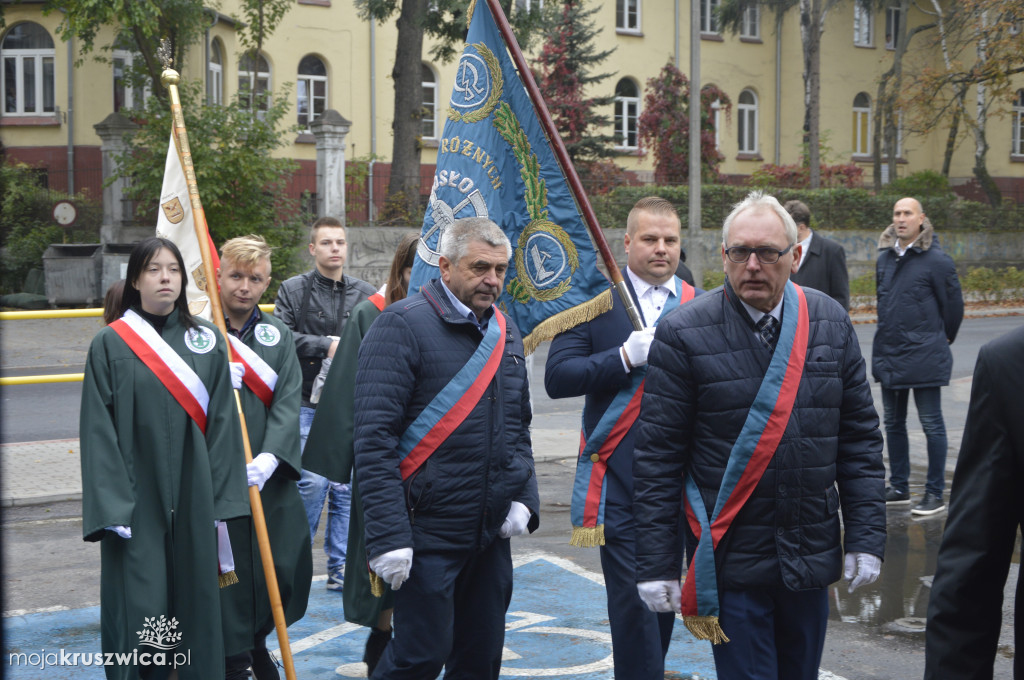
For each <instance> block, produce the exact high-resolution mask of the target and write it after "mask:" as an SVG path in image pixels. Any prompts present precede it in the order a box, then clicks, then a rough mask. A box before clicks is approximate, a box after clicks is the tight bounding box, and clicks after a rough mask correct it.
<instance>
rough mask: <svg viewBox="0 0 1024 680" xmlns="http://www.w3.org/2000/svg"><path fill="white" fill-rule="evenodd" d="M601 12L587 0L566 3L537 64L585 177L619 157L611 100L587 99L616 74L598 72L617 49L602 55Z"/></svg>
mask: <svg viewBox="0 0 1024 680" xmlns="http://www.w3.org/2000/svg"><path fill="white" fill-rule="evenodd" d="M599 9H600V7H594V8H591V9H584V8H583V1H582V0H565V1H564V3H563V5H562V12H561V16H560V18H559V19H558V21H557V22H556V23H555V24H554V25H553V26H552V27H551V28H550V29H549V30H548V32H547V36H546V38H545V40H544V45H543V47H542V48H541V51H540V56H538V57H537V59H536V61H535V64H536V67H535V71H536V79H537V85H538V86H539V87H540V91H541V92H542V93H543V94H544V101H545V103H546V104H547V106H548V110H549V111H550V112H551V117H552V118H553V119H554V121H555V128H557V130H558V132H559V134H560V135H561V136H562V141H563V142H564V143H565V148H566V151H567V152H568V154H569V159H570V160H571V161H572V163H573V165H575V166H576V169H577V172H579V174H580V175H581V176H585V175H587V174H588V170H589V169H590V166H593V165H594V164H595V163H596V162H597V161H599V160H600V159H603V158H608V157H610V156H613V155H614V153H615V152H614V149H613V146H612V145H613V142H614V141H615V138H614V137H613V136H612V135H610V134H606V133H605V132H604V131H606V130H608V129H610V128H611V124H612V122H611V117H610V116H609V115H608V113H607V111H608V110H609V108H610V107H611V105H612V103H613V102H614V101H615V98H614V97H613V96H611V95H605V96H590V97H588V96H587V93H588V92H593V91H594V90H596V89H597V87H596V86H597V84H598V83H600V82H602V81H603V80H605V79H606V78H609V77H610V76H611V75H612V74H611V73H595V71H596V69H597V68H598V67H599V65H600V64H601V63H602V62H603V61H604V60H605V59H607V58H608V56H609V55H610V54H611V53H612V52H613V51H614V49H610V50H604V51H602V52H598V51H597V50H596V49H595V47H594V39H595V38H596V36H597V35H598V33H599V29H595V28H594V21H593V19H592V17H593V15H594V14H595V13H596V12H597V11H598V10H599Z"/></svg>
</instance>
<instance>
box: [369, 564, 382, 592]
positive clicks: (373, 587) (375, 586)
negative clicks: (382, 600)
mask: <svg viewBox="0 0 1024 680" xmlns="http://www.w3.org/2000/svg"><path fill="white" fill-rule="evenodd" d="M368 571H369V572H370V592H371V593H372V594H373V596H374V597H384V579H382V578H381V577H380V576H378V575H377V574H376V572H374V571H373V570H372V569H370V570H368Z"/></svg>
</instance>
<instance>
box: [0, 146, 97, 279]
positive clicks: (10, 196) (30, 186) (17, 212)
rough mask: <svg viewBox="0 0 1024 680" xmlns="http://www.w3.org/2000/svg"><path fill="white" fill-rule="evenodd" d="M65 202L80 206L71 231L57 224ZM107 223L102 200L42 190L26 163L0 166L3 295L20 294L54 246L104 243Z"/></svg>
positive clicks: (33, 172) (1, 276)
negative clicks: (56, 210) (56, 212)
mask: <svg viewBox="0 0 1024 680" xmlns="http://www.w3.org/2000/svg"><path fill="white" fill-rule="evenodd" d="M66 199H69V200H74V201H75V205H76V207H77V208H78V218H77V219H76V220H75V225H74V226H73V227H71V228H69V229H65V228H63V227H61V226H59V225H57V224H56V223H55V222H54V221H53V204H54V203H56V202H57V201H60V200H66ZM102 223H103V210H102V207H101V206H100V204H99V202H98V201H95V200H92V199H90V198H89V197H87V196H85V195H83V194H78V195H75V196H71V195H68V194H66V193H64V192H59V191H50V190H49V189H46V188H44V187H42V186H40V184H39V179H38V175H37V174H36V172H35V170H34V169H33V168H31V167H29V166H27V165H24V164H16V165H15V164H8V165H2V166H0V248H2V251H0V270H2V274H0V293H4V294H9V293H16V292H20V291H21V290H22V289H23V286H24V284H25V277H26V276H28V273H29V272H30V271H31V270H33V269H42V268H43V251H45V250H46V249H47V247H49V245H50V244H51V243H99V240H100V239H99V235H100V226H101V225H102Z"/></svg>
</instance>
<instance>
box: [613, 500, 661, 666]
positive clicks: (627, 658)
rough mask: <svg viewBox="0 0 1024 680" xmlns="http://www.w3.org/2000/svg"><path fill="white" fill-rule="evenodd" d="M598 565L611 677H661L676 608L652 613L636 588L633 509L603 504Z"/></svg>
mask: <svg viewBox="0 0 1024 680" xmlns="http://www.w3.org/2000/svg"><path fill="white" fill-rule="evenodd" d="M604 535H605V544H604V545H603V546H601V570H602V571H603V572H604V584H605V590H606V591H607V593H608V620H609V623H610V624H611V629H612V654H613V655H614V660H615V680H663V678H664V677H665V655H666V654H667V653H668V645H669V643H670V642H671V641H672V626H673V624H674V623H675V614H673V613H671V612H669V613H667V614H655V613H654V612H652V611H651V610H650V609H648V608H647V606H646V605H645V604H644V602H643V600H641V599H640V595H639V593H637V590H636V541H635V537H636V532H635V527H634V523H633V515H632V512H630V511H629V509H628V508H623V507H621V506H613V505H612V504H611V503H609V504H608V506H607V507H606V509H605V534H604Z"/></svg>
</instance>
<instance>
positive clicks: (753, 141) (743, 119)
mask: <svg viewBox="0 0 1024 680" xmlns="http://www.w3.org/2000/svg"><path fill="white" fill-rule="evenodd" d="M736 110H737V111H738V112H739V116H738V118H739V121H738V123H739V124H738V126H737V137H738V141H739V152H740V153H757V95H756V94H754V92H753V91H752V90H743V92H740V97H739V100H738V103H737V104H736Z"/></svg>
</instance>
